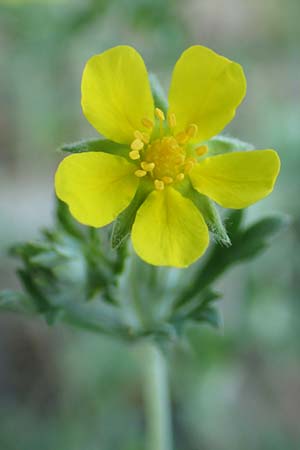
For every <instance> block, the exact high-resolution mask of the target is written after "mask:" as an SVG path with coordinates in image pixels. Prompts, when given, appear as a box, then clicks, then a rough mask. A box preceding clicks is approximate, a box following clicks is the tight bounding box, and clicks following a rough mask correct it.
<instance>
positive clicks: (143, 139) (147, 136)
mask: <svg viewBox="0 0 300 450" xmlns="http://www.w3.org/2000/svg"><path fill="white" fill-rule="evenodd" d="M142 141H143V142H144V143H145V144H149V141H150V136H149V134H147V133H142Z"/></svg>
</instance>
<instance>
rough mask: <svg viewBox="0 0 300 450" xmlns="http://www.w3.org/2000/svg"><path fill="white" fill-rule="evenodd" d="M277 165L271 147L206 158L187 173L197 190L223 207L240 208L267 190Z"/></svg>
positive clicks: (272, 184) (263, 195) (271, 182)
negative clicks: (269, 148)
mask: <svg viewBox="0 0 300 450" xmlns="http://www.w3.org/2000/svg"><path fill="white" fill-rule="evenodd" d="M279 169H280V159H279V156H278V155H277V153H276V152H275V151H274V150H253V151H248V152H233V153H226V154H223V155H218V156H213V157H211V158H206V159H204V160H203V161H201V162H200V163H198V164H196V166H195V167H194V168H193V169H192V170H191V172H190V174H189V175H190V178H191V181H192V184H193V186H194V188H195V189H197V191H199V192H201V193H202V194H205V195H207V196H208V197H210V198H212V199H213V200H215V202H217V203H219V204H220V205H221V206H223V207H224V208H234V209H239V208H245V207H247V206H249V205H251V204H252V203H255V202H257V201H258V200H261V199H262V198H264V197H266V196H267V195H268V194H270V193H271V192H272V190H273V186H274V184H275V181H276V178H277V175H278V173H279Z"/></svg>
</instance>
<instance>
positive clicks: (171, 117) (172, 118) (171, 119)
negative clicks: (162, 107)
mask: <svg viewBox="0 0 300 450" xmlns="http://www.w3.org/2000/svg"><path fill="white" fill-rule="evenodd" d="M176 123H177V121H176V116H175V114H174V113H170V114H168V124H169V127H170V128H175V127H176Z"/></svg>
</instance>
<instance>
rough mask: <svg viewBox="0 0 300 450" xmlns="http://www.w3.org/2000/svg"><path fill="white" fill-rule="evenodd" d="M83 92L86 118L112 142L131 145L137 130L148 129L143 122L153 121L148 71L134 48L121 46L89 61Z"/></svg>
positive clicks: (85, 71) (84, 77)
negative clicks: (145, 119)
mask: <svg viewBox="0 0 300 450" xmlns="http://www.w3.org/2000/svg"><path fill="white" fill-rule="evenodd" d="M81 93H82V98H81V105H82V109H83V113H84V115H85V117H86V118H87V120H88V121H89V122H90V123H91V124H92V125H93V126H94V127H95V128H96V130H97V131H99V133H101V134H103V135H104V136H105V137H106V138H108V139H111V140H112V141H115V142H118V143H120V144H129V143H130V142H131V141H132V140H133V132H134V131H135V130H137V129H138V130H142V131H143V130H145V129H144V128H143V126H142V124H141V120H142V119H143V118H148V119H150V120H153V114H154V113H153V110H154V106H153V98H152V94H151V89H150V84H149V80H148V75H147V69H146V67H145V64H144V61H143V59H142V57H141V56H140V55H139V53H138V52H137V51H136V50H135V49H134V48H132V47H128V46H125V45H121V46H118V47H114V48H111V49H109V50H107V51H105V52H103V53H101V54H100V55H95V56H93V57H92V58H91V59H89V60H88V62H87V64H86V66H85V68H84V71H83V75H82V83H81ZM148 131H149V130H148Z"/></svg>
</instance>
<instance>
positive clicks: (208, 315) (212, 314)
mask: <svg viewBox="0 0 300 450" xmlns="http://www.w3.org/2000/svg"><path fill="white" fill-rule="evenodd" d="M192 320H193V322H201V323H203V322H206V323H208V324H209V325H211V326H213V327H214V328H220V326H221V324H222V320H221V315H220V312H219V311H218V310H217V308H214V307H213V306H209V307H207V308H205V309H204V310H203V311H201V312H200V313H199V314H198V315H194V316H193V317H192Z"/></svg>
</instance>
